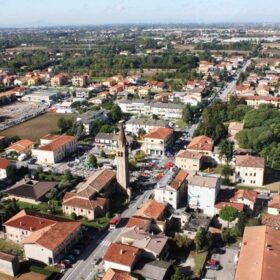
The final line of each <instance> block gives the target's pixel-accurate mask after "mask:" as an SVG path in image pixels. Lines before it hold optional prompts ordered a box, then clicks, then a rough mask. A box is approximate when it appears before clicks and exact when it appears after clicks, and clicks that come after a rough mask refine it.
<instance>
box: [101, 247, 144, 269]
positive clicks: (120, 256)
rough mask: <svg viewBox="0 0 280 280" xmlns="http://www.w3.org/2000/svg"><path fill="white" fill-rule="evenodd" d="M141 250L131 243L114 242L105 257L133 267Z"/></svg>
mask: <svg viewBox="0 0 280 280" xmlns="http://www.w3.org/2000/svg"><path fill="white" fill-rule="evenodd" d="M140 252H141V249H139V248H136V247H133V246H130V245H125V244H119V243H112V244H111V245H110V246H109V248H108V250H107V252H106V253H105V256H104V257H103V259H104V261H108V262H113V263H118V264H120V265H125V266H129V267H132V266H133V264H134V263H135V261H136V259H137V257H138V254H139V253H140Z"/></svg>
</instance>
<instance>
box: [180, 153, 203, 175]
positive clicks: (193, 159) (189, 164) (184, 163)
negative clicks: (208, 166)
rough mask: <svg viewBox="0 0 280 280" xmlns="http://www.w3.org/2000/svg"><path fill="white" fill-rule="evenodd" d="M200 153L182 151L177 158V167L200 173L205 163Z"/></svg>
mask: <svg viewBox="0 0 280 280" xmlns="http://www.w3.org/2000/svg"><path fill="white" fill-rule="evenodd" d="M202 158H203V155H202V154H200V153H199V152H192V151H186V150H180V151H179V152H178V153H177V154H176V156H175V165H176V166H177V167H179V168H182V169H185V170H193V171H199V170H200V169H201V166H202V162H203V159H202Z"/></svg>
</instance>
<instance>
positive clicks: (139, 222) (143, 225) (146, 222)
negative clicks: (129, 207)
mask: <svg viewBox="0 0 280 280" xmlns="http://www.w3.org/2000/svg"><path fill="white" fill-rule="evenodd" d="M150 225H151V219H149V218H144V217H137V216H133V217H131V218H130V219H129V220H128V222H127V224H126V227H127V228H131V227H134V226H137V227H138V228H139V229H141V230H144V231H148V230H149V227H150Z"/></svg>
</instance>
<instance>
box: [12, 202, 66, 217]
mask: <svg viewBox="0 0 280 280" xmlns="http://www.w3.org/2000/svg"><path fill="white" fill-rule="evenodd" d="M50 202H51V205H53V206H54V209H53V210H54V214H61V213H62V207H61V204H60V203H59V202H58V201H56V200H51V201H50ZM17 205H18V207H19V208H20V209H30V210H33V211H39V212H44V213H46V212H47V210H48V203H47V202H42V203H40V204H33V203H28V202H23V201H18V202H17Z"/></svg>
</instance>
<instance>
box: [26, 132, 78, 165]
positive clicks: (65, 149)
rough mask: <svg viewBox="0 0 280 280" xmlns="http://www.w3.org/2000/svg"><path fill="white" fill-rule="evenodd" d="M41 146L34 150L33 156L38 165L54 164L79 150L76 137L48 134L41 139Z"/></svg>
mask: <svg viewBox="0 0 280 280" xmlns="http://www.w3.org/2000/svg"><path fill="white" fill-rule="evenodd" d="M40 143H41V145H40V146H39V147H38V148H36V149H32V155H33V156H35V157H37V161H38V163H43V164H53V163H57V162H59V161H61V160H62V159H63V158H65V157H66V156H68V155H70V154H72V153H73V152H75V151H76V150H77V140H76V138H75V137H74V136H68V135H51V134H48V135H46V136H44V137H42V138H41V139H40Z"/></svg>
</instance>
